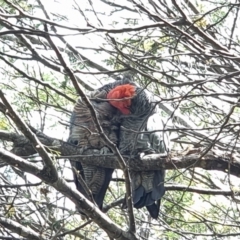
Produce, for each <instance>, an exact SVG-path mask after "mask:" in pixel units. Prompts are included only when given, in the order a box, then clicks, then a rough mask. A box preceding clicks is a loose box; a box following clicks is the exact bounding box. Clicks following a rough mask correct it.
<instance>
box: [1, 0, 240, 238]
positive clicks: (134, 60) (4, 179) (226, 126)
mask: <svg viewBox="0 0 240 240" xmlns="http://www.w3.org/2000/svg"><path fill="white" fill-rule="evenodd" d="M239 7H240V4H239V3H238V1H233V0H231V1H223V0H217V1H192V0H191V1H189V0H188V1H186V0H182V1H175V0H172V1H165V0H160V1H145V0H144V1H138V0H136V1H135V0H132V1H128V0H126V1H125V0H124V1H108V0H97V1H87V0H86V1H81V4H80V3H78V2H77V1H75V0H73V1H44V0H28V1H17V0H16V1H15V0H2V1H0V9H1V11H0V22H1V31H0V61H1V64H0V75H1V76H0V79H1V80H0V89H1V90H2V91H3V92H4V94H5V98H6V99H7V100H8V102H9V103H10V105H11V106H12V107H13V109H14V110H15V111H16V112H17V114H18V116H19V117H20V119H22V120H23V121H24V122H26V123H28V124H29V125H31V126H32V127H34V128H36V129H38V130H40V131H41V132H44V133H45V134H47V135H49V136H50V137H53V138H58V139H61V140H66V139H67V136H68V125H69V117H70V113H71V110H72V107H73V104H74V102H75V100H76V99H77V97H78V95H81V92H80V91H79V90H78V89H77V88H76V83H75V82H74V79H76V81H77V82H78V84H79V86H81V89H83V90H84V92H85V93H88V92H89V91H91V90H93V89H94V88H96V87H99V86H101V85H102V84H104V83H107V82H109V81H112V80H114V79H115V78H116V76H117V75H119V74H126V73H128V74H131V75H133V76H134V79H135V81H137V82H138V83H139V84H140V85H142V86H146V87H147V88H148V89H149V90H151V91H152V92H153V93H154V94H156V95H158V97H159V107H160V108H161V109H162V116H163V118H164V120H165V122H166V123H167V128H166V130H167V131H169V132H170V133H171V146H172V154H173V155H177V154H179V152H178V151H185V152H186V154H187V152H188V151H190V150H191V149H192V148H199V147H200V148H201V154H202V155H201V158H200V159H196V162H197V161H203V162H204V156H205V155H206V154H207V153H209V152H210V150H212V149H214V150H216V151H219V152H220V154H221V156H228V157H229V159H230V160H229V166H230V164H231V163H234V162H239V151H240V143H239V111H240V110H239V96H240V92H239V87H240V83H239V82H240V81H239V80H240V79H239V74H240V47H239V41H240V40H239V34H238V33H239V26H238V24H237V23H238V22H239ZM71 73H73V75H74V76H75V78H73V77H72V76H71ZM4 105H5V104H4V103H3V98H2V102H0V112H1V115H0V129H1V131H0V139H1V143H0V144H1V147H2V149H7V150H9V151H11V150H12V149H13V146H12V144H11V143H13V144H15V145H14V146H15V147H16V146H17V147H22V146H23V145H21V144H20V145H16V143H15V142H14V141H15V140H16V139H14V137H13V135H11V133H17V134H20V133H21V131H22V133H23V134H25V135H26V132H24V131H23V129H22V128H20V129H18V128H17V126H18V127H19V125H18V124H17V123H16V122H15V121H14V119H13V118H12V117H11V116H10V115H9V114H8V111H6V109H5V107H6V106H5V107H4ZM26 137H27V138H28V139H29V136H26ZM55 153H56V154H55ZM54 154H55V155H54ZM49 155H50V157H51V158H52V162H53V163H54V166H55V167H56V169H57V173H58V175H59V177H60V178H64V179H65V180H66V181H67V182H68V184H69V185H71V186H72V187H73V188H74V184H73V181H72V172H71V167H70V164H69V161H68V160H67V159H65V158H63V157H61V156H60V155H59V154H58V152H57V151H55V150H53V151H52V152H51V154H49ZM24 158H25V159H27V161H28V162H30V163H34V164H35V166H37V167H39V168H42V167H43V166H44V163H43V158H42V156H41V154H40V155H38V154H35V155H34V156H24ZM0 159H1V163H0V167H1V168H0V185H1V188H0V195H1V196H0V206H1V208H0V216H2V217H0V224H1V226H3V227H2V228H0V238H1V237H12V238H14V237H16V238H18V239H69V240H70V239H112V238H111V234H109V232H108V231H107V230H106V229H104V228H103V227H101V226H100V225H99V222H97V220H96V219H97V217H96V218H93V219H90V220H88V219H82V218H81V217H80V215H79V214H78V211H77V210H76V208H75V205H74V203H73V199H72V198H71V199H70V197H68V196H66V192H64V191H60V190H59V189H57V187H56V186H55V185H54V182H52V183H49V182H47V181H44V180H39V178H38V177H36V176H33V175H31V174H29V173H28V171H23V170H22V169H21V168H19V166H18V165H13V164H10V163H9V162H8V161H6V160H5V159H4V157H3V156H2V155H0ZM10 165H11V167H10ZM202 166H203V167H202V168H203V169H201V168H194V165H191V166H188V167H187V168H186V169H177V168H176V169H174V170H169V171H168V173H167V178H166V190H167V191H166V194H165V196H164V198H163V199H162V202H161V216H160V217H159V219H158V220H157V221H155V220H150V219H149V218H148V215H147V213H146V211H145V209H140V210H136V209H135V210H134V214H135V217H136V226H137V233H136V235H137V238H139V239H149V240H150V239H151V240H153V239H169V240H174V239H235V237H236V239H237V238H238V236H239V235H240V229H239V221H238V219H239V217H240V216H239V198H238V195H239V188H240V181H239V178H238V177H236V174H235V176H233V175H231V171H230V167H229V168H228V169H224V171H222V172H220V171H207V170H204V163H203V165H202ZM238 176H239V175H238ZM114 179H115V181H112V183H111V186H110V187H109V191H108V193H107V195H106V198H105V203H106V205H107V206H108V205H111V204H113V206H112V207H111V208H110V210H109V211H108V212H107V213H106V214H107V215H108V216H109V217H110V219H111V220H112V221H113V222H114V223H116V224H117V225H118V226H120V228H121V229H122V230H124V231H127V229H128V225H129V218H128V217H129V216H128V212H127V210H126V209H125V210H124V209H122V208H121V201H119V200H121V199H122V198H123V197H124V192H125V184H124V179H123V177H122V172H121V171H120V170H116V171H115V174H114ZM118 201H119V202H118ZM114 203H116V205H114ZM8 219H9V220H12V222H10V224H7V223H6V222H7V220H8ZM17 224H19V226H18V225H17ZM24 227H27V230H26V229H25V228H24ZM19 229H21V230H19ZM146 229H149V230H150V231H149V232H148V231H147V230H146ZM125 239H131V238H130V237H129V238H125ZM132 239H133V238H132Z"/></svg>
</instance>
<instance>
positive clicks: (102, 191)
mask: <svg viewBox="0 0 240 240" xmlns="http://www.w3.org/2000/svg"><path fill="white" fill-rule="evenodd" d="M104 170H105V180H104V183H103V185H102V187H101V189H100V191H99V193H98V194H94V195H93V199H94V201H95V202H96V203H97V205H98V207H99V208H100V209H101V210H102V207H103V200H104V197H105V194H106V191H107V188H108V185H109V183H110V181H111V179H112V173H113V171H114V169H111V168H105V169H104Z"/></svg>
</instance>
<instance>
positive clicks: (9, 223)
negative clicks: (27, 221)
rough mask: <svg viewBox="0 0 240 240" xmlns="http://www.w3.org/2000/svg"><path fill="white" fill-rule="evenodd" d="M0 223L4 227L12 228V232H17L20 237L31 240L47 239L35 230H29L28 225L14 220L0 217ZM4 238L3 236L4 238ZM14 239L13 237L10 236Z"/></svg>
mask: <svg viewBox="0 0 240 240" xmlns="http://www.w3.org/2000/svg"><path fill="white" fill-rule="evenodd" d="M0 225H1V226H2V227H4V228H7V229H9V230H12V231H13V232H15V233H17V234H19V235H20V236H22V237H25V238H27V239H32V240H45V239H46V240H47V238H45V237H44V236H42V235H40V234H37V233H36V232H35V231H33V230H31V229H30V228H29V227H24V226H23V225H21V224H19V223H18V222H16V221H13V220H11V219H9V218H5V217H0ZM4 239H5V238H4ZM11 239H14V238H11Z"/></svg>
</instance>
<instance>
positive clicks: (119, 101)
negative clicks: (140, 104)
mask: <svg viewBox="0 0 240 240" xmlns="http://www.w3.org/2000/svg"><path fill="white" fill-rule="evenodd" d="M135 90H136V89H135V86H133V85H131V84H124V85H119V86H117V87H115V88H113V89H112V90H111V91H110V92H109V93H108V94H107V99H109V100H111V99H113V100H111V101H109V103H110V104H111V105H112V106H114V107H115V108H117V109H118V110H119V111H121V113H123V114H125V115H128V114H130V113H131V112H130V110H129V108H130V106H131V103H132V98H133V97H134V96H135Z"/></svg>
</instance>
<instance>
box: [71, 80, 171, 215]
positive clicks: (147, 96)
mask: <svg viewBox="0 0 240 240" xmlns="http://www.w3.org/2000/svg"><path fill="white" fill-rule="evenodd" d="M89 98H90V99H91V103H92V105H93V107H94V108H95V111H96V114H97V117H98V120H99V123H100V124H101V126H102V128H103V130H104V133H105V134H106V135H107V136H108V138H109V139H110V140H111V141H112V142H113V143H115V144H116V146H117V147H118V149H119V151H120V153H121V154H124V155H130V156H135V157H137V156H139V155H140V154H150V153H167V151H168V142H169V141H168V135H167V134H166V133H164V131H156V130H163V122H162V119H161V116H160V113H159V109H158V107H157V102H156V100H155V98H154V96H153V94H151V93H150V92H148V91H147V90H146V89H143V88H141V87H139V86H138V85H136V84H135V83H134V82H133V81H132V80H131V79H130V78H129V77H123V78H121V79H119V80H116V81H115V82H113V83H109V84H106V85H104V86H102V87H101V88H99V89H97V90H95V91H94V92H92V93H91V94H90V96H89ZM93 133H96V129H95V125H94V122H93V120H92V117H91V113H90V110H89V109H88V107H87V106H86V105H85V103H84V102H83V101H82V99H81V98H79V99H78V101H77V103H76V105H75V107H74V110H73V113H72V116H71V124H70V136H69V142H70V143H71V144H74V145H77V146H79V147H81V148H82V150H83V154H84V155H91V154H95V155H96V154H109V153H111V149H110V148H108V147H107V146H106V144H105V143H104V141H103V140H102V139H101V138H100V136H99V135H97V134H93ZM133 159H134V158H133ZM133 161H134V160H133ZM72 164H73V165H74V166H75V168H76V169H77V170H78V171H79V173H80V174H81V176H82V178H83V179H84V180H85V182H86V184H87V186H88V188H89V189H90V190H91V192H92V196H93V199H94V201H95V202H96V203H97V205H98V206H99V208H100V209H102V206H103V199H104V196H105V194H106V191H107V188H108V185H109V183H110V181H111V178H112V173H113V169H109V168H102V167H97V166H93V165H88V164H83V163H80V162H72ZM130 176H131V187H132V195H133V204H134V207H135V208H142V207H144V206H145V207H146V208H147V210H148V211H149V213H150V215H151V217H152V218H154V219H157V217H158V215H159V208H160V200H161V198H162V196H163V195H164V192H165V189H164V176H165V171H164V169H162V170H155V171H132V170H131V171H130ZM74 180H75V184H76V187H77V189H78V191H80V192H81V193H82V194H83V195H85V196H87V193H86V192H85V190H84V187H83V186H82V184H81V183H80V182H79V181H78V178H77V176H76V174H75V173H74Z"/></svg>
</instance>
